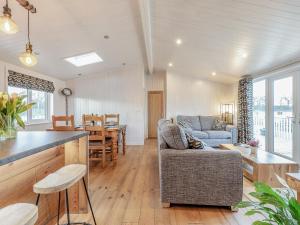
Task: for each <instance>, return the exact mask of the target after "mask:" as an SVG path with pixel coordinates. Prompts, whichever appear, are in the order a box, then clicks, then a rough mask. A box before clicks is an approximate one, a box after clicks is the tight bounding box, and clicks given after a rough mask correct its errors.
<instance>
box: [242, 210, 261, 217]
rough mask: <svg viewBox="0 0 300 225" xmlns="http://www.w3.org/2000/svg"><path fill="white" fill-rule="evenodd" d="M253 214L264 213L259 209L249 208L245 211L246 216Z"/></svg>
mask: <svg viewBox="0 0 300 225" xmlns="http://www.w3.org/2000/svg"><path fill="white" fill-rule="evenodd" d="M255 214H260V215H264V214H263V213H262V212H261V211H259V210H255V209H251V210H249V211H248V212H246V213H245V215H246V216H253V215H255Z"/></svg>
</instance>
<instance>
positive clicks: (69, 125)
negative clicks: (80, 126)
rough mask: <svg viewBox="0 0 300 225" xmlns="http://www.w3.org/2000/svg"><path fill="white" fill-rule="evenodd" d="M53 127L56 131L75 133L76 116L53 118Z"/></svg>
mask: <svg viewBox="0 0 300 225" xmlns="http://www.w3.org/2000/svg"><path fill="white" fill-rule="evenodd" d="M52 126H53V130H54V131H74V130H75V120H74V115H71V116H52Z"/></svg>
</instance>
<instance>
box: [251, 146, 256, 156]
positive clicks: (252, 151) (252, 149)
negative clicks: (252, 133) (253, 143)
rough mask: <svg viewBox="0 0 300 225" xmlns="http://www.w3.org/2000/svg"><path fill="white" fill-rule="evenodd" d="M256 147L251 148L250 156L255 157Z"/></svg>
mask: <svg viewBox="0 0 300 225" xmlns="http://www.w3.org/2000/svg"><path fill="white" fill-rule="evenodd" d="M257 149H258V147H251V154H252V155H256V153H257Z"/></svg>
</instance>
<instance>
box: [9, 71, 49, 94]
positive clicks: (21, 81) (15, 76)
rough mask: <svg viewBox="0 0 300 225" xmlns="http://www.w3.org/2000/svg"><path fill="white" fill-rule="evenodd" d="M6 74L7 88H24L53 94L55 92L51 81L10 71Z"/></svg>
mask: <svg viewBox="0 0 300 225" xmlns="http://www.w3.org/2000/svg"><path fill="white" fill-rule="evenodd" d="M8 74H9V75H8V85H9V86H12V87H19V88H26V89H31V90H36V91H44V92H49V93H53V92H54V91H55V87H54V84H53V82H51V81H48V80H43V79H40V78H36V77H32V76H29V75H25V74H22V73H17V72H15V71H12V70H8Z"/></svg>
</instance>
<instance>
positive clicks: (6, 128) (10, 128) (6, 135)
mask: <svg viewBox="0 0 300 225" xmlns="http://www.w3.org/2000/svg"><path fill="white" fill-rule="evenodd" d="M16 136H17V128H16V121H15V119H13V118H12V117H11V116H5V117H4V118H3V121H2V125H1V128H0V141H1V140H2V141H3V140H6V139H13V138H16Z"/></svg>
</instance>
